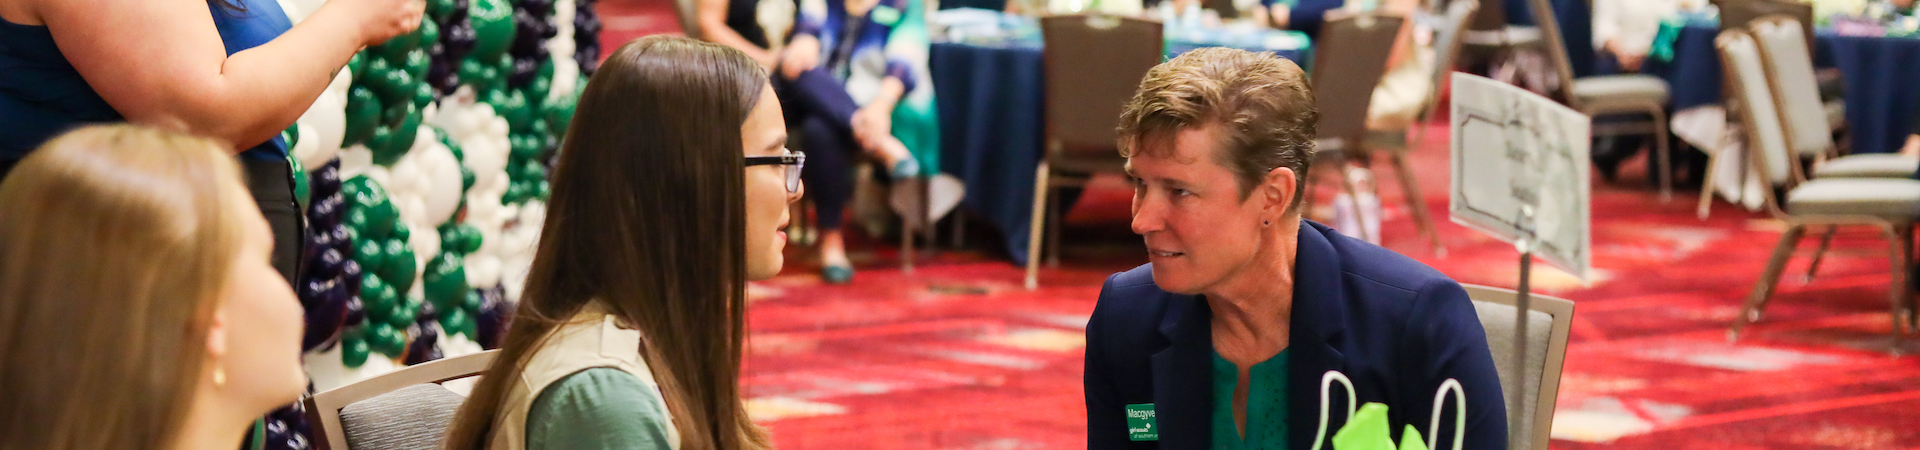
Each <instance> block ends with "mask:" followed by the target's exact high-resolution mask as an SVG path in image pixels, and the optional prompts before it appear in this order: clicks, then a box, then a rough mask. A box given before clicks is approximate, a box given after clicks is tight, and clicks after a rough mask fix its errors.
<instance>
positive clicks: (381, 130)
mask: <svg viewBox="0 0 1920 450" xmlns="http://www.w3.org/2000/svg"><path fill="white" fill-rule="evenodd" d="M390 145H393V127H389V126H386V125H381V126H379V127H376V128H374V129H373V136H371V137H368V138H367V150H370V151H372V152H373V155H374V156H373V158H374V159H375V160H378V159H380V153H382V152H385V151H387V150H386V149H387V147H388V146H390Z"/></svg>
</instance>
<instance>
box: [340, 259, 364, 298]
mask: <svg viewBox="0 0 1920 450" xmlns="http://www.w3.org/2000/svg"><path fill="white" fill-rule="evenodd" d="M360 271H361V269H360V263H358V262H354V261H353V260H351V259H349V260H347V262H343V263H340V277H338V278H335V280H337V281H339V282H340V283H339V284H341V285H343V286H345V289H347V291H348V292H360V280H361V273H360Z"/></svg>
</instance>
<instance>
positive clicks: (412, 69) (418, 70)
mask: <svg viewBox="0 0 1920 450" xmlns="http://www.w3.org/2000/svg"><path fill="white" fill-rule="evenodd" d="M428 23H432V22H428ZM406 62H407V63H406V65H405V66H404V67H406V68H407V75H408V76H412V77H413V79H416V80H424V79H427V66H428V65H430V64H433V58H428V57H427V51H426V50H424V49H418V48H416V49H413V51H410V52H407V57H406Z"/></svg>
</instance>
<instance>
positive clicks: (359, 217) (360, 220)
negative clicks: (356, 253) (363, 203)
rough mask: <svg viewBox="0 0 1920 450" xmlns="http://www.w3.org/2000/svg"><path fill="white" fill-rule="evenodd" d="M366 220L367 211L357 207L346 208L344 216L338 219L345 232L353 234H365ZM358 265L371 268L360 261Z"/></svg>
mask: <svg viewBox="0 0 1920 450" xmlns="http://www.w3.org/2000/svg"><path fill="white" fill-rule="evenodd" d="M368 222H369V221H368V220H367V211H366V210H365V208H359V207H353V208H347V215H346V217H345V218H342V219H340V223H341V224H342V225H346V227H347V232H349V233H354V234H355V235H361V234H366V232H367V227H368V226H369V225H367V223H368ZM360 266H361V267H362V268H367V269H371V267H366V263H361V264H360Z"/></svg>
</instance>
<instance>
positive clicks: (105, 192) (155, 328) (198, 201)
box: [0, 125, 306, 449]
mask: <svg viewBox="0 0 1920 450" xmlns="http://www.w3.org/2000/svg"><path fill="white" fill-rule="evenodd" d="M227 147H228V146H227V145H224V144H221V143H218V142H215V141H212V140H208V139H203V138H196V137H189V136H185V135H180V134H174V133H169V132H163V131H157V130H153V129H148V128H142V127H137V126H131V125H107V126H94V127H88V128H82V129H80V130H78V131H74V132H71V133H68V134H66V135H63V136H60V137H58V138H55V139H53V140H51V141H49V142H48V143H47V144H45V145H44V146H42V147H41V148H40V149H38V150H36V151H35V152H33V154H32V155H30V156H28V157H27V158H26V159H23V160H21V162H20V165H19V166H18V167H16V168H15V170H14V171H13V173H12V175H11V176H9V177H7V178H6V180H5V181H4V182H0V211H5V212H6V213H5V214H0V368H4V369H0V448H6V449H15V448H20V449H27V448H31V449H103V448H146V449H202V448H206V449H218V448H238V447H239V446H240V441H241V438H242V436H243V434H244V433H245V431H246V429H247V427H248V426H250V425H252V424H253V422H254V419H255V418H257V417H260V416H261V415H264V414H266V413H267V412H268V411H271V410H273V409H274V408H275V407H277V406H279V405H284V404H287V403H288V402H291V401H293V400H295V399H297V398H298V397H299V395H300V393H301V391H302V390H303V389H304V388H305V387H306V378H305V375H304V374H303V373H302V372H301V368H300V352H299V349H300V339H301V328H302V326H301V324H302V318H301V311H300V306H299V302H298V301H296V300H295V299H294V297H293V292H292V290H291V289H290V288H289V287H288V286H287V283H286V281H285V280H283V279H282V278H280V277H279V274H278V272H277V271H275V270H274V268H273V266H272V265H270V264H269V261H268V258H269V253H270V252H271V251H272V248H273V237H272V235H271V234H270V233H269V232H268V229H267V223H266V221H265V219H263V218H262V217H261V215H260V212H259V210H258V209H257V208H255V206H254V202H253V198H252V197H251V196H250V195H249V194H248V193H247V189H246V187H245V185H244V184H243V182H242V180H241V177H240V170H239V168H238V167H237V164H236V163H235V162H234V160H233V157H232V156H231V155H230V154H228V152H226V149H227Z"/></svg>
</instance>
